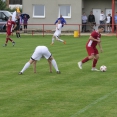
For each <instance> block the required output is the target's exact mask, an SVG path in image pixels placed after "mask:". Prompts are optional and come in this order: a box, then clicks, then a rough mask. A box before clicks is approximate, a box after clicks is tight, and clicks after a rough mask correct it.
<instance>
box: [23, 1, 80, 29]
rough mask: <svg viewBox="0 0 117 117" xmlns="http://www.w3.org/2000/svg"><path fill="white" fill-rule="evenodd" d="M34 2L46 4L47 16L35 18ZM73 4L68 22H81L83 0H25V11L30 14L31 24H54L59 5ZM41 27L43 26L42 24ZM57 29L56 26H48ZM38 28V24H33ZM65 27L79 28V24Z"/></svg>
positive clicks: (65, 27)
mask: <svg viewBox="0 0 117 117" xmlns="http://www.w3.org/2000/svg"><path fill="white" fill-rule="evenodd" d="M33 4H42V5H45V18H33ZM59 4H60V5H66V4H69V5H71V18H65V20H66V21H67V23H68V24H81V14H82V0H23V13H27V14H29V15H30V20H29V23H31V24H54V22H55V21H56V19H57V18H58V12H59V7H58V5H59ZM40 27H41V26H40ZM51 27H52V28H53V29H55V25H54V26H46V28H48V29H49V28H50V29H51ZM31 28H37V26H35V27H34V26H31ZM63 29H68V30H69V29H71V30H75V29H78V26H64V28H63Z"/></svg>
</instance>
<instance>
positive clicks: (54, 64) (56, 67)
mask: <svg viewBox="0 0 117 117" xmlns="http://www.w3.org/2000/svg"><path fill="white" fill-rule="evenodd" d="M51 63H52V65H53V67H54V68H55V70H56V71H59V70H58V66H57V63H56V61H55V59H52V61H51Z"/></svg>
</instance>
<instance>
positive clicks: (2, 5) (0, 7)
mask: <svg viewBox="0 0 117 117" xmlns="http://www.w3.org/2000/svg"><path fill="white" fill-rule="evenodd" d="M6 6H7V5H6V2H5V1H3V0H0V10H5V9H6Z"/></svg>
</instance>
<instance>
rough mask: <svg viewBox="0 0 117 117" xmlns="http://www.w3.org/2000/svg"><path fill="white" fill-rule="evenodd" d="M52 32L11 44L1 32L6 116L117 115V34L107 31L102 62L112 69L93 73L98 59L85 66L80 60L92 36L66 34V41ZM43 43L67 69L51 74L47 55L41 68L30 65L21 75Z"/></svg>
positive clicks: (0, 113)
mask: <svg viewBox="0 0 117 117" xmlns="http://www.w3.org/2000/svg"><path fill="white" fill-rule="evenodd" d="M51 37H52V36H45V37H42V36H38V35H36V36H32V35H22V36H21V38H20V39H17V38H16V37H15V35H14V36H12V39H13V40H14V41H15V42H16V45H15V46H14V47H13V46H12V43H11V42H9V43H8V46H7V47H2V45H3V44H4V43H5V35H0V44H1V48H0V54H1V56H0V58H1V59H0V117H117V38H116V37H106V36H102V48H103V53H100V59H99V61H98V64H97V68H98V69H99V68H100V66H101V65H106V66H107V71H106V72H92V71H91V66H92V61H89V62H87V63H86V64H84V65H83V69H82V70H80V69H79V68H78V66H77V62H78V61H80V60H81V59H83V58H84V57H86V56H87V53H86V50H85V44H86V42H87V40H88V37H89V36H82V37H80V38H74V37H73V36H61V39H63V40H66V42H67V43H66V45H64V44H63V43H60V42H57V41H55V44H54V45H53V46H51V45H50V43H51ZM38 45H45V46H47V47H48V48H49V50H50V52H51V53H52V54H53V56H54V58H55V60H56V62H57V64H58V67H59V70H60V71H61V74H56V71H55V69H54V68H53V73H49V66H48V62H47V60H46V59H41V60H40V61H38V63H37V73H33V67H32V66H30V67H29V69H27V70H26V71H25V72H24V74H23V75H18V73H19V71H20V70H21V69H22V68H23V66H24V64H25V63H26V62H27V61H28V60H29V59H30V56H31V55H32V53H33V51H34V49H35V47H36V46H38Z"/></svg>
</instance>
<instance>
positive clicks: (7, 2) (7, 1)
mask: <svg viewBox="0 0 117 117" xmlns="http://www.w3.org/2000/svg"><path fill="white" fill-rule="evenodd" d="M6 4H7V8H9V0H6Z"/></svg>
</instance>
